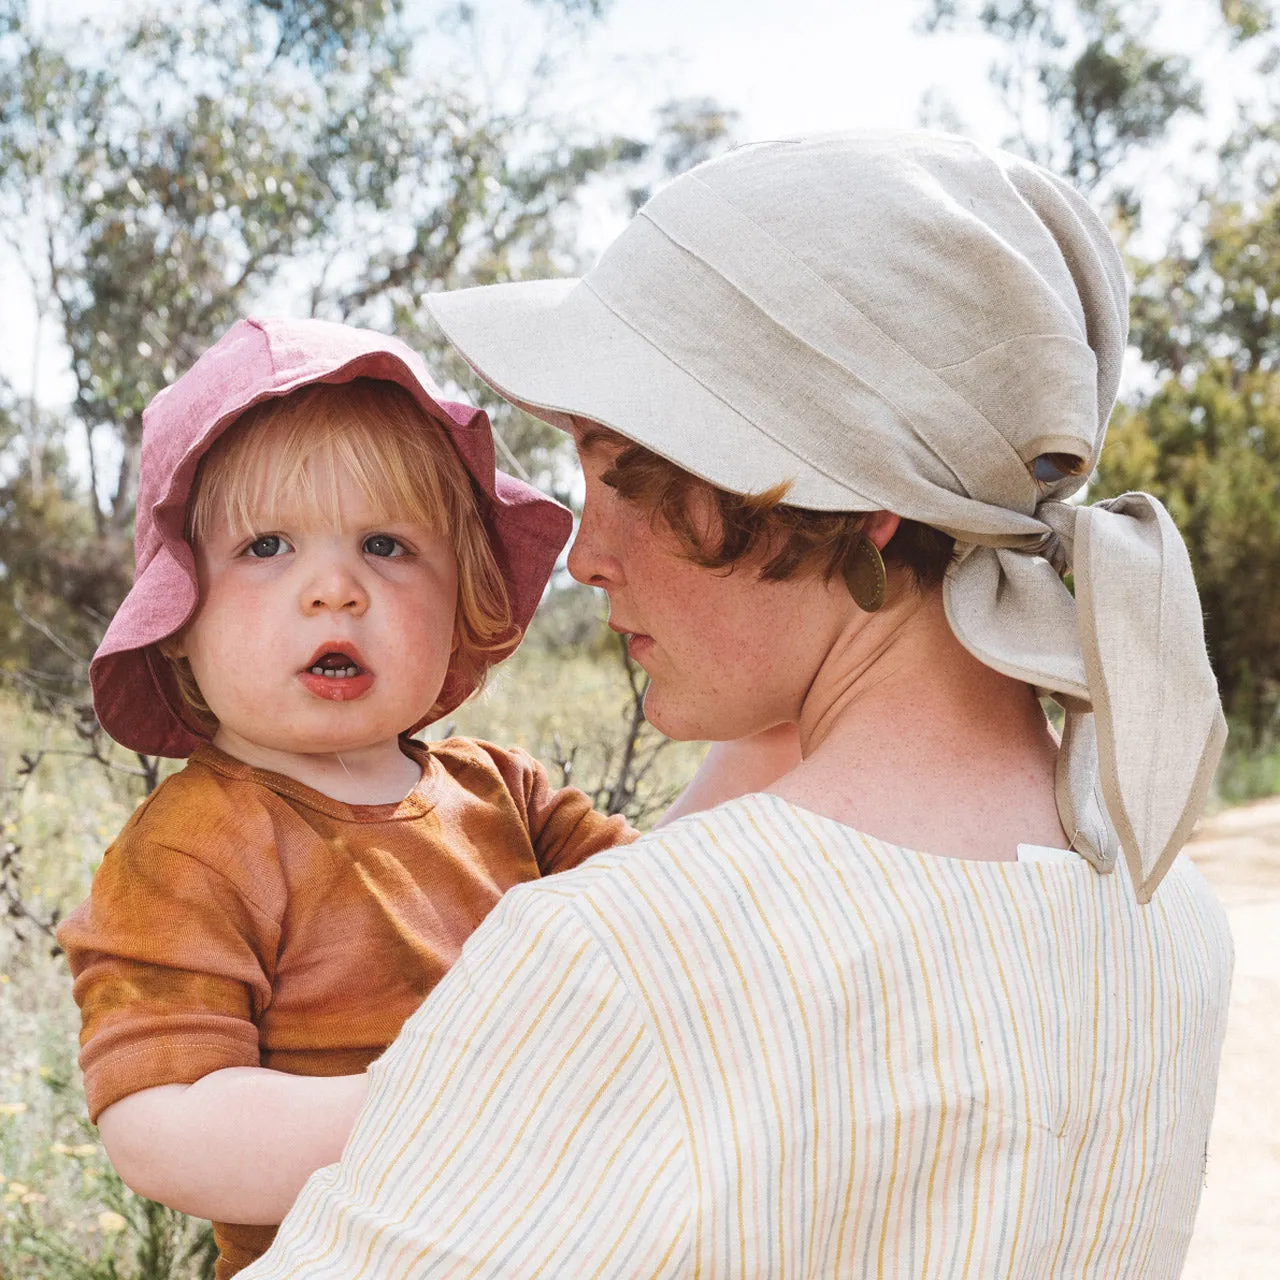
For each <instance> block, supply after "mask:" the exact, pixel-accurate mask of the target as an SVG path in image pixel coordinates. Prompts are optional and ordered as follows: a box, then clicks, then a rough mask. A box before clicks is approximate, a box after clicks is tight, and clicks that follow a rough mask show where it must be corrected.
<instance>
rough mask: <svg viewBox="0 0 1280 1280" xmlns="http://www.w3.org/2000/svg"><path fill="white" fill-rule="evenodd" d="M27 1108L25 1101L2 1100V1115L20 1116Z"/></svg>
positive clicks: (0, 1114)
mask: <svg viewBox="0 0 1280 1280" xmlns="http://www.w3.org/2000/svg"><path fill="white" fill-rule="evenodd" d="M26 1109H27V1104H26V1103H25V1102H0V1116H20V1115H21V1114H22V1113H23V1112H24V1111H25V1110H26Z"/></svg>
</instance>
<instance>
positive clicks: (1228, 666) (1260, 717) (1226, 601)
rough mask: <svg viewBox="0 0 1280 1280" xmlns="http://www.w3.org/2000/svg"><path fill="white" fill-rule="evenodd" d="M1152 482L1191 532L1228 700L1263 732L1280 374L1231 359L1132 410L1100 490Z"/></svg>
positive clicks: (1279, 630) (1276, 684)
mask: <svg viewBox="0 0 1280 1280" xmlns="http://www.w3.org/2000/svg"><path fill="white" fill-rule="evenodd" d="M1126 489H1145V490H1147V491H1148V492H1151V493H1155V494H1157V495H1158V496H1159V497H1160V498H1161V499H1162V500H1163V501H1164V503H1165V504H1166V506H1168V508H1169V512H1170V514H1171V515H1172V516H1173V518H1174V520H1175V522H1176V523H1177V524H1178V527H1179V528H1180V529H1181V531H1182V534H1183V536H1184V538H1185V539H1186V541H1187V546H1188V549H1189V551H1190V553H1191V561H1192V565H1193V566H1194V568H1195V572H1196V579H1197V581H1198V582H1199V584H1200V595H1201V601H1202V603H1203V605H1204V613H1205V638H1206V640H1207V642H1208V645H1209V652H1210V655H1211V656H1212V659H1213V663H1214V669H1215V670H1216V672H1217V675H1218V682H1219V685H1220V686H1221V689H1222V694H1223V700H1224V703H1225V705H1226V707H1227V710H1228V711H1229V712H1230V713H1231V714H1232V715H1233V718H1234V719H1235V720H1236V721H1237V723H1238V724H1239V725H1241V726H1242V727H1248V729H1249V730H1250V731H1251V737H1253V738H1254V739H1255V740H1258V739H1260V738H1261V736H1262V735H1263V733H1264V732H1265V731H1266V729H1267V727H1268V725H1269V724H1270V722H1271V719H1272V717H1273V716H1274V713H1275V709H1276V706H1277V700H1278V699H1280V644H1278V643H1277V640H1276V637H1277V636H1280V377H1277V376H1276V375H1275V374H1272V373H1266V372H1261V371H1258V372H1251V373H1240V372H1239V371H1238V370H1236V369H1235V368H1233V366H1232V363H1231V361H1230V360H1229V359H1226V358H1223V359H1218V360H1213V361H1211V362H1209V363H1208V364H1206V366H1205V367H1204V368H1203V370H1202V371H1200V372H1199V373H1198V374H1197V375H1196V376H1195V377H1194V379H1193V380H1190V381H1189V382H1188V383H1185V384H1184V382H1183V381H1182V380H1181V379H1179V378H1176V377H1169V378H1167V379H1166V380H1165V381H1164V382H1163V384H1162V385H1161V387H1160V389H1159V390H1158V391H1157V392H1156V393H1155V394H1154V395H1153V396H1151V397H1150V398H1149V399H1148V400H1146V401H1145V402H1144V403H1142V404H1141V405H1140V406H1138V407H1135V408H1122V409H1121V411H1120V412H1119V413H1118V414H1117V418H1116V421H1115V422H1114V423H1113V425H1112V431H1111V436H1110V439H1109V443H1108V447H1107V448H1106V449H1105V450H1104V451H1103V455H1102V460H1101V462H1100V464H1099V467H1098V477H1097V493H1098V496H1103V495H1105V494H1112V493H1121V492H1124V491H1125V490H1126Z"/></svg>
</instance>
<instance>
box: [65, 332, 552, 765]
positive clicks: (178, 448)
mask: <svg viewBox="0 0 1280 1280" xmlns="http://www.w3.org/2000/svg"><path fill="white" fill-rule="evenodd" d="M285 338H287V339H288V344H287V345H286V344H285V341H284V340H285ZM273 341H274V342H275V344H276V345H275V347H274V349H273V348H272V345H271V344H272V342H273ZM259 348H261V350H260V349H259ZM255 360H257V361H258V367H257V368H256V369H255ZM193 375H195V376H194V377H193ZM220 378H222V381H221V383H220V382H219V379H220ZM356 378H370V379H376V380H379V381H385V382H392V383H395V384H396V385H397V386H400V387H403V388H404V389H405V390H407V391H408V392H409V393H410V394H411V395H412V396H413V398H414V400H415V401H416V402H417V404H418V405H419V406H420V408H421V409H422V411H423V412H424V414H425V415H426V416H427V417H428V418H429V419H430V420H431V421H433V422H436V423H438V424H439V425H440V426H441V427H442V428H443V429H444V430H445V432H446V433H447V435H448V436H449V439H450V441H451V442H452V444H453V446H454V448H455V449H456V451H457V453H458V455H459V457H460V458H461V459H462V462H463V464H464V465H465V466H466V468H467V470H468V472H469V473H470V475H471V477H472V479H473V480H474V481H475V483H476V486H477V490H478V507H479V513H480V517H481V520H482V522H483V524H484V527H485V531H486V534H487V535H488V539H489V543H490V545H491V547H492V549H493V553H494V558H495V560H496V562H497V565H498V568H499V571H500V572H501V574H502V577H503V581H504V583H505V585H506V589H507V595H508V599H509V603H510V606H511V614H512V627H511V630H510V633H509V636H508V638H507V639H506V640H505V641H504V642H502V643H500V644H499V646H498V647H497V648H496V649H495V650H494V651H493V652H491V653H490V654H488V655H487V659H488V661H487V663H486V666H492V665H493V664H494V663H497V662H500V661H502V659H504V658H506V657H508V656H509V655H510V654H511V653H513V652H514V651H515V649H516V648H517V647H518V645H519V643H520V641H521V639H522V638H523V635H524V631H525V629H526V627H527V626H528V624H529V621H530V619H531V618H532V617H533V613H534V611H535V609H536V608H537V606H538V603H539V601H540V600H541V598H542V592H543V590H544V588H545V587H546V584H547V581H548V579H549V578H550V576H551V573H552V572H553V571H554V569H555V565H556V561H557V559H558V557H559V555H560V552H561V551H562V550H563V548H564V545H565V543H566V541H567V540H568V537H569V533H570V531H571V529H572V524H573V521H572V516H571V515H570V513H569V512H568V511H567V510H566V509H565V508H564V507H562V506H561V505H560V504H559V503H557V502H555V501H553V500H552V499H550V498H548V497H547V496H546V495H545V494H543V493H541V492H539V491H538V490H537V489H535V488H533V487H532V486H531V485H528V484H525V483H523V482H522V481H520V480H517V479H515V478H514V477H512V476H509V475H506V474H505V473H504V472H501V471H498V470H497V469H496V467H495V462H494V447H493V435H492V428H491V427H490V424H489V419H488V416H487V415H486V414H485V413H484V411H483V410H480V409H476V408H474V407H472V406H470V405H464V404H458V403H454V402H452V401H448V400H444V399H442V398H440V397H439V394H438V392H437V391H436V388H435V386H434V383H432V382H431V380H430V376H429V374H428V373H427V370H426V366H425V364H423V362H422V360H421V358H420V357H419V356H418V355H417V353H416V352H413V351H412V349H411V348H409V347H407V346H405V345H404V344H403V343H400V342H398V341H397V340H396V339H393V338H388V337H386V336H385V335H382V334H377V333H374V332H373V331H370V330H361V329H354V328H351V327H348V326H342V325H331V324H326V323H325V322H322V321H258V320H253V321H240V322H239V323H238V324H237V325H235V326H233V328H232V329H231V330H229V331H228V333H227V334H226V335H224V337H223V339H222V340H220V342H219V343H218V344H216V345H215V347H213V348H211V349H210V350H209V351H208V352H206V353H205V354H204V356H202V357H201V359H200V361H197V363H196V365H195V366H193V367H192V369H191V370H190V371H188V373H187V374H186V375H184V378H183V379H179V381H178V382H176V383H175V384H173V386H171V387H170V388H168V389H167V390H166V391H165V392H163V393H161V396H158V397H157V398H156V400H155V401H153V402H152V405H151V406H149V408H148V413H147V415H146V417H145V424H146V425H145V429H144V453H143V465H142V476H141V477H140V483H139V505H138V517H137V520H138V529H137V534H136V538H135V542H136V546H137V560H138V564H137V570H136V575H135V579H134V584H133V586H132V588H131V589H130V590H129V593H128V595H126V597H125V599H124V601H123V602H122V603H121V605H120V608H119V609H118V610H117V611H116V614H115V616H114V617H113V619H112V621H111V624H110V626H109V627H108V628H107V631H106V634H105V635H104V636H103V639H102V643H101V644H100V645H99V646H98V650H97V652H96V653H95V654H94V657H93V661H92V663H91V664H90V669H89V675H90V682H91V685H92V688H93V698H94V708H95V710H96V712H97V715H98V719H99V721H100V723H101V724H102V726H103V728H104V729H106V731H107V732H108V733H109V734H110V735H111V737H112V738H114V739H115V740H116V741H117V742H119V743H120V744H121V745H122V746H125V747H128V748H129V749H130V750H133V751H139V752H143V753H145V754H147V755H162V756H171V757H177V758H182V757H185V756H188V755H190V754H191V752H192V751H193V750H195V748H196V747H197V746H199V745H200V743H202V742H204V741H207V735H205V734H204V733H203V732H202V731H201V729H200V726H199V724H198V722H197V721H196V720H195V718H194V716H193V715H192V713H191V712H190V710H189V709H188V708H186V706H185V704H184V702H183V700H182V698H181V696H180V694H179V692H178V687H177V683H176V681H175V679H174V676H173V672H172V669H171V667H170V664H169V663H168V661H167V660H166V659H164V658H163V657H162V656H161V655H160V653H159V650H158V648H157V647H156V646H157V645H158V644H159V642H160V641H162V640H164V639H166V638H167V637H169V636H171V635H173V634H175V633H176V632H178V631H180V630H181V628H182V627H183V626H185V625H186V624H187V622H188V621H189V620H190V619H191V617H192V616H193V614H194V613H195V610H196V605H197V603H198V598H199V589H198V583H197V579H196V571H195V558H194V555H193V553H192V550H191V547H190V546H189V544H188V543H187V542H186V540H185V538H184V537H183V526H184V523H185V514H186V505H187V500H188V497H189V495H190V491H191V485H192V482H193V480H194V477H195V473H196V468H197V467H198V465H199V461H200V459H201V458H202V457H203V456H204V454H205V453H207V452H208V450H209V449H210V448H211V447H212V445H213V443H214V441H216V440H217V439H218V437H219V436H220V435H221V434H222V433H223V432H224V431H225V430H226V429H227V428H228V427H230V426H231V425H232V424H233V423H234V422H235V421H236V420H237V418H239V416H240V415H241V414H243V413H244V412H245V410H246V409H248V408H250V407H252V406H253V405H255V404H258V403H259V402H261V401H263V400H266V399H271V398H278V397H281V396H285V395H288V394H289V393H290V392H291V391H295V390H297V389H299V388H300V387H303V386H307V385H311V384H314V383H331V384H341V383H345V382H350V381H353V380H355V379H356ZM188 379H190V381H189V382H188V381H187V380H188ZM184 383H185V384H186V385H185V386H184ZM219 387H221V389H222V390H221V393H219ZM148 436H150V437H151V439H150V440H148ZM148 444H151V445H152V448H151V450H150V454H151V456H150V458H149V457H148V448H147V446H148ZM166 446H167V447H166ZM149 462H150V463H151V465H150V467H149V466H148V463H149ZM475 685H476V679H475V678H468V677H466V676H464V675H463V673H462V672H460V671H459V670H458V669H456V668H451V669H450V671H449V672H448V674H447V676H446V678H445V684H444V687H443V689H442V690H441V693H440V697H439V699H438V700H437V702H436V705H435V706H434V707H433V709H432V715H431V717H430V719H431V720H436V719H439V718H440V717H441V716H444V715H447V714H448V713H449V712H450V711H452V710H454V709H455V708H456V707H457V706H458V705H459V704H461V703H462V702H463V701H464V700H465V699H466V698H467V697H468V696H469V695H470V694H471V693H472V692H473V691H474V689H475ZM426 723H429V721H428V720H422V721H419V722H418V723H416V724H413V725H406V728H405V732H407V733H413V732H416V731H417V730H418V729H420V728H422V727H423V726H424V725H425V724H426Z"/></svg>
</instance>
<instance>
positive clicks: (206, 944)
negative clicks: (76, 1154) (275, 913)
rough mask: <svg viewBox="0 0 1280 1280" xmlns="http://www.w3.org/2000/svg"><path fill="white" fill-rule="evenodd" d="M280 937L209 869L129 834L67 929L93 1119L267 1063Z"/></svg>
mask: <svg viewBox="0 0 1280 1280" xmlns="http://www.w3.org/2000/svg"><path fill="white" fill-rule="evenodd" d="M279 935H280V930H279V925H278V923H277V921H276V920H275V919H274V918H273V917H272V915H271V914H270V913H269V912H268V911H265V910H264V909H263V908H262V907H260V906H257V905H255V904H254V903H253V902H251V901H250V900H248V899H247V898H246V897H245V896H244V894H243V892H242V891H241V889H240V887H238V886H237V885H236V884H234V883H233V882H232V881H231V880H229V879H228V878H227V877H226V876H224V875H222V874H221V873H219V872H218V871H217V870H215V869H214V868H212V867H211V866H209V865H208V864H207V863H206V862H205V861H204V860H202V859H201V858H199V857H196V856H194V855H193V854H191V853H188V852H184V851H183V850H181V849H176V848H172V847H169V846H167V845H164V844H161V843H158V842H156V841H155V840H152V839H148V838H144V837H139V836H138V835H137V834H136V833H135V832H132V831H130V830H128V829H127V830H126V832H125V833H124V834H123V835H122V836H121V838H120V839H119V840H117V842H116V844H115V845H113V846H112V848H111V849H109V850H108V851H107V854H106V856H105V857H104V859H103V861H102V865H101V866H100V867H99V869H98V872H97V874H96V875H95V876H94V880H93V886H92V888H91V890H90V896H89V898H88V900H87V901H86V902H85V903H84V904H83V905H82V906H80V907H79V908H78V909H77V910H76V911H75V912H73V913H72V914H71V915H70V916H68V917H67V919H66V920H65V921H64V922H63V923H62V925H61V927H60V928H59V930H58V941H59V943H60V944H61V946H62V947H63V948H64V950H65V951H66V953H67V960H68V963H69V964H70V967H71V972H72V976H73V977H74V979H75V986H74V993H75V999H76V1003H77V1004H78V1005H79V1006H80V1015H81V1030H80V1045H81V1053H80V1067H81V1070H82V1072H83V1074H84V1083H85V1094H86V1097H87V1099H88V1103H89V1116H90V1119H92V1120H94V1121H96V1120H97V1118H98V1115H99V1113H100V1112H102V1111H103V1110H104V1109H105V1108H106V1107H108V1106H110V1105H111V1104H112V1103H113V1102H116V1101H118V1100H119V1099H120V1098H123V1097H125V1096H127V1095H128V1094H131V1093H136V1092H138V1091H139V1090H141V1089H149V1088H152V1087H154V1086H156V1085H162V1084H190V1083H191V1082H192V1081H195V1080H198V1079H200V1077H201V1076H205V1075H208V1074H209V1072H211V1071H216V1070H218V1069H219V1068H221V1067H238V1066H257V1065H258V1060H259V1059H258V1029H257V1026H256V1025H255V1022H254V1019H255V1018H256V1017H258V1016H259V1015H260V1014H261V1012H262V1010H263V1009H264V1008H265V1007H266V1005H267V1003H268V1002H269V1001H270V998H271V974H272V970H273V967H274V963H275V956H276V951H277V947H278V943H279Z"/></svg>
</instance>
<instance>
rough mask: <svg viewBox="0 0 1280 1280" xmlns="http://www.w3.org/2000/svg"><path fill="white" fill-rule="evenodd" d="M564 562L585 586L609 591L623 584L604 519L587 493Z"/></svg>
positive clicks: (621, 572) (620, 567)
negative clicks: (580, 517)
mask: <svg viewBox="0 0 1280 1280" xmlns="http://www.w3.org/2000/svg"><path fill="white" fill-rule="evenodd" d="M567 563H568V567H569V572H570V573H571V574H573V576H574V577H575V578H576V579H577V580H578V581H579V582H581V583H584V584H585V585H586V586H588V587H602V588H603V589H604V590H606V591H610V590H612V589H613V588H615V587H620V586H622V584H623V569H622V561H621V560H620V559H619V557H618V556H617V555H616V554H614V552H613V550H612V542H611V539H610V538H609V537H608V530H607V529H606V527H605V522H604V521H602V520H600V519H599V518H598V517H597V515H596V511H595V508H594V505H593V503H592V502H591V499H590V498H589V497H588V499H587V502H586V505H585V506H584V507H583V508H582V520H581V521H580V522H579V524H578V532H577V535H576V536H575V537H574V539H573V545H572V546H571V547H570V548H569V559H568V561H567Z"/></svg>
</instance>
